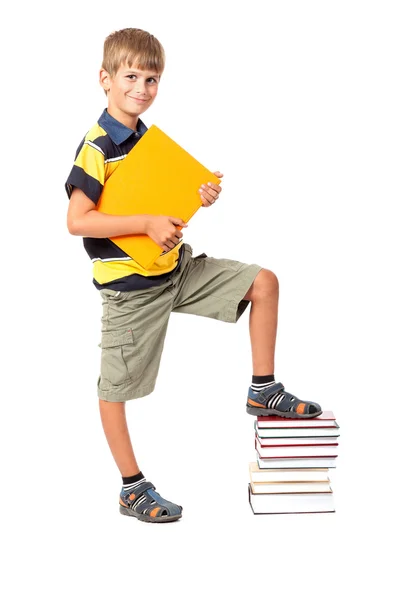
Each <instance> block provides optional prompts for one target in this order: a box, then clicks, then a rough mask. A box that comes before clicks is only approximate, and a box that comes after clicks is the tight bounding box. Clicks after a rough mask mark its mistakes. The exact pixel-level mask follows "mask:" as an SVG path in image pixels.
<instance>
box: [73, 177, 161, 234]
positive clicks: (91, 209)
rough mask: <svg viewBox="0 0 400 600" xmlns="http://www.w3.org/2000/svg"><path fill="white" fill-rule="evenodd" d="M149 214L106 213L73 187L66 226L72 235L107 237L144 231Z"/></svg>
mask: <svg viewBox="0 0 400 600" xmlns="http://www.w3.org/2000/svg"><path fill="white" fill-rule="evenodd" d="M149 216H150V215H128V216H118V215H107V214H104V213H101V212H99V211H98V210H97V209H96V204H95V203H94V202H93V201H92V200H90V198H88V197H87V196H86V194H85V193H84V192H83V191H82V190H81V189H79V188H74V190H73V192H72V194H71V199H70V201H69V207H68V215H67V226H68V231H69V232H70V233H71V234H72V235H81V236H84V237H93V238H109V237H115V236H118V235H130V234H134V233H146V230H147V224H148V217H149Z"/></svg>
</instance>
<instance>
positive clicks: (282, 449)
mask: <svg viewBox="0 0 400 600" xmlns="http://www.w3.org/2000/svg"><path fill="white" fill-rule="evenodd" d="M255 447H256V450H257V454H258V456H259V457H260V458H312V457H324V456H329V457H333V456H335V457H336V456H337V455H338V447H339V444H324V445H316V444H302V445H301V446H296V445H290V446H271V445H268V446H263V445H261V442H260V439H259V438H258V437H257V436H256V437H255Z"/></svg>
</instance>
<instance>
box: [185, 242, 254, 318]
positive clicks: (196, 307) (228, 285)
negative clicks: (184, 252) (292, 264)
mask: <svg viewBox="0 0 400 600" xmlns="http://www.w3.org/2000/svg"><path fill="white" fill-rule="evenodd" d="M189 252H190V251H189ZM261 269H262V267H261V266H259V265H257V264H246V263H242V262H239V261H236V260H230V259H227V258H213V257H209V256H207V255H206V254H201V255H200V256H197V257H194V258H192V257H191V256H190V259H189V260H188V261H187V262H186V264H185V268H184V269H183V272H182V275H181V280H180V282H179V288H178V293H177V294H176V296H175V299H174V306H173V312H178V313H188V314H193V315H200V316H203V317H209V318H212V319H218V320H219V321H226V322H228V323H236V322H237V321H238V319H239V318H240V317H241V315H242V314H243V313H244V311H245V310H246V308H247V306H248V304H249V301H245V300H243V297H244V296H245V295H246V293H247V292H248V290H249V288H250V287H251V285H252V283H253V281H254V279H255V278H256V276H257V274H258V273H259V272H260V270H261Z"/></svg>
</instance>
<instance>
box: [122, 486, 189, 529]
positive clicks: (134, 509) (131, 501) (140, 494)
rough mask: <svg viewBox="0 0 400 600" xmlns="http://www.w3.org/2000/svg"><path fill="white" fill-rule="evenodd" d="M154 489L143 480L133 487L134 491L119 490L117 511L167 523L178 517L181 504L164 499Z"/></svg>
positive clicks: (179, 516) (148, 520) (153, 521)
mask: <svg viewBox="0 0 400 600" xmlns="http://www.w3.org/2000/svg"><path fill="white" fill-rule="evenodd" d="M155 489H156V488H155V487H154V485H153V484H152V483H150V481H145V482H144V483H142V484H141V485H138V486H137V487H136V488H135V493H129V492H126V493H125V494H124V493H123V491H121V493H120V497H119V512H120V513H121V514H122V515H126V516H128V517H136V518H137V519H139V520H140V521H147V522H149V523H167V522H169V521H177V520H178V519H180V518H181V516H182V506H178V505H177V504H173V503H172V502H168V500H164V498H162V497H161V496H160V494H158V493H157V492H156V491H155Z"/></svg>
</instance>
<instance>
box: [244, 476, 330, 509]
mask: <svg viewBox="0 0 400 600" xmlns="http://www.w3.org/2000/svg"><path fill="white" fill-rule="evenodd" d="M249 502H250V506H251V508H252V509H253V512H254V514H256V515H260V514H284V513H316V512H317V513H318V512H335V505H334V501H333V493H332V492H327V493H319V494H312V493H304V494H253V493H252V490H251V485H250V484H249Z"/></svg>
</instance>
